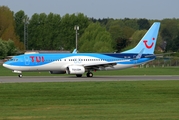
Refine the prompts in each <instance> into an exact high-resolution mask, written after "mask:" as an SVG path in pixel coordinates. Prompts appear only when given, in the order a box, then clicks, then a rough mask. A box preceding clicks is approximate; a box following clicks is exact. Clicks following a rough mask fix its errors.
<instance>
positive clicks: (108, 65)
mask: <svg viewBox="0 0 179 120" xmlns="http://www.w3.org/2000/svg"><path fill="white" fill-rule="evenodd" d="M116 64H117V63H116V62H108V63H96V64H86V65H84V67H85V68H87V69H98V68H100V67H112V66H114V65H116Z"/></svg>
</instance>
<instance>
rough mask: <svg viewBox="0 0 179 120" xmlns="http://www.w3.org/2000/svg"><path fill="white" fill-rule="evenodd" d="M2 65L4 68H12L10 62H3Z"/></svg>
mask: <svg viewBox="0 0 179 120" xmlns="http://www.w3.org/2000/svg"><path fill="white" fill-rule="evenodd" d="M2 65H3V67H5V68H8V69H12V68H11V67H12V66H11V65H10V64H8V63H7V62H5V63H3V64H2Z"/></svg>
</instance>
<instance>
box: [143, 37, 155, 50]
mask: <svg viewBox="0 0 179 120" xmlns="http://www.w3.org/2000/svg"><path fill="white" fill-rule="evenodd" d="M152 40H155V38H152ZM143 42H144V44H145V47H146V48H148V49H150V48H152V47H153V45H154V42H152V44H151V45H148V44H147V42H148V41H147V40H144V41H143Z"/></svg>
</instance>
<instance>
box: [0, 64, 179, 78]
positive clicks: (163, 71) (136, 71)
mask: <svg viewBox="0 0 179 120" xmlns="http://www.w3.org/2000/svg"><path fill="white" fill-rule="evenodd" d="M93 74H94V76H96V75H179V67H156V68H152V67H150V68H128V69H123V70H115V71H97V72H93ZM23 75H24V76H58V75H60V76H62V75H66V74H53V75H52V74H50V73H48V72H23ZM0 76H17V74H15V73H12V71H11V70H9V69H6V68H4V67H3V66H1V65H0Z"/></svg>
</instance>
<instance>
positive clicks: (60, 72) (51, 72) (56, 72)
mask: <svg viewBox="0 0 179 120" xmlns="http://www.w3.org/2000/svg"><path fill="white" fill-rule="evenodd" d="M49 73H50V74H65V73H66V71H49Z"/></svg>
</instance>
